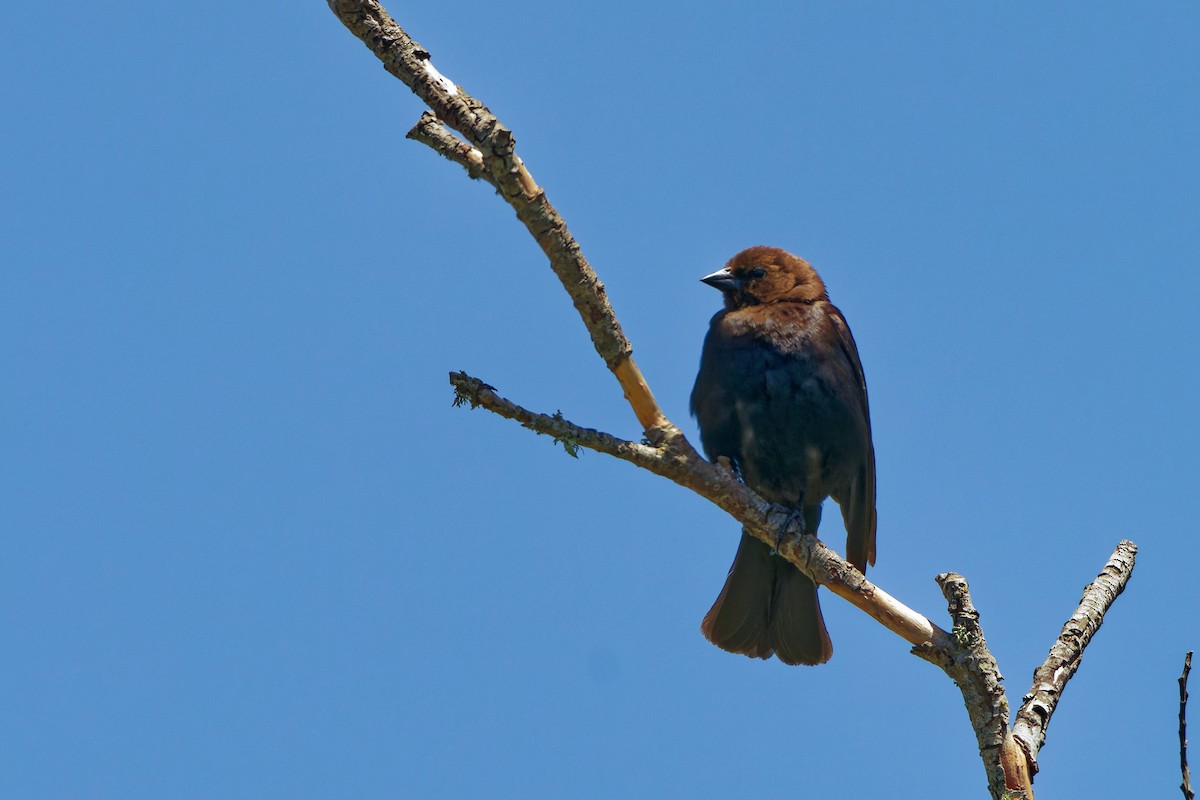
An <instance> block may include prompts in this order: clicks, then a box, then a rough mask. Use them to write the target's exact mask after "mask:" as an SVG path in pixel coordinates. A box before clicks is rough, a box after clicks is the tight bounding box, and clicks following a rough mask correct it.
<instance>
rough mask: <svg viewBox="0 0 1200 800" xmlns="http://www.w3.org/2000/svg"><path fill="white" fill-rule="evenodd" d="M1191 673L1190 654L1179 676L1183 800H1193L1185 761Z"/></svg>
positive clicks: (1180, 758) (1186, 657)
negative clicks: (1188, 685)
mask: <svg viewBox="0 0 1200 800" xmlns="http://www.w3.org/2000/svg"><path fill="white" fill-rule="evenodd" d="M1191 671H1192V653H1191V651H1190V650H1189V651H1188V654H1187V655H1186V656H1184V657H1183V674H1182V675H1180V676H1179V770H1180V772H1182V773H1183V783H1181V784H1179V788H1180V790H1181V791H1182V792H1183V797H1184V800H1195V797H1196V795H1195V793H1194V792H1193V791H1192V772H1191V770H1189V769H1188V760H1187V701H1188V692H1187V682H1188V675H1189V674H1190V673H1191Z"/></svg>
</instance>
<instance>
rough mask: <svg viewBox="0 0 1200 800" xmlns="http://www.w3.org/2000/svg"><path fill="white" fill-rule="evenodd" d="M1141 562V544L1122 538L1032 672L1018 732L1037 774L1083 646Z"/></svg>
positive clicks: (1016, 726) (1014, 727) (1021, 743)
mask: <svg viewBox="0 0 1200 800" xmlns="http://www.w3.org/2000/svg"><path fill="white" fill-rule="evenodd" d="M1136 561H1137V545H1135V544H1134V543H1133V542H1131V541H1129V540H1127V539H1122V540H1121V542H1120V543H1118V544H1117V549H1116V550H1114V551H1113V554H1112V555H1111V556H1110V557H1109V559H1108V563H1107V564H1105V565H1104V569H1102V570H1101V571H1100V574H1099V575H1098V576H1096V580H1094V581H1092V582H1091V583H1090V584H1088V586H1087V587H1086V588H1085V589H1084V590H1083V597H1082V599H1080V601H1079V607H1078V608H1076V609H1075V613H1073V614H1072V615H1071V618H1070V619H1068V620H1067V621H1066V623H1065V624H1064V625H1063V628H1062V632H1061V633H1060V634H1059V635H1058V638H1057V639H1055V640H1054V644H1053V645H1052V646H1051V647H1050V654H1049V655H1048V656H1047V657H1046V660H1045V662H1043V663H1042V665H1041V666H1040V667H1038V668H1037V669H1036V670H1034V672H1033V686H1032V688H1031V689H1030V690H1029V693H1028V694H1026V695H1025V697H1024V698H1023V699H1024V702H1023V703H1022V704H1021V708H1020V709H1019V710H1018V711H1017V722H1016V724H1015V725H1014V726H1013V736H1014V737H1015V738H1016V740H1017V741H1018V742H1019V743H1020V745H1021V748H1022V749H1023V750H1024V751H1025V754H1026V756H1027V757H1028V759H1029V766H1030V771H1031V773H1032V774H1034V775H1036V774H1037V770H1038V766H1037V755H1038V751H1039V750H1041V749H1042V745H1043V744H1045V742H1046V728H1047V727H1048V726H1049V725H1050V717H1051V716H1053V714H1054V709H1055V707H1057V706H1058V700H1059V698H1060V697H1061V696H1062V693H1063V690H1064V689H1065V688H1066V686H1067V681H1069V680H1070V679H1071V676H1072V675H1074V674H1075V671H1076V670H1077V669H1079V663H1080V661H1081V660H1082V659H1083V650H1084V648H1085V647H1087V646H1088V642H1090V641H1091V640H1092V637H1093V636H1095V635H1096V631H1098V630H1100V625H1101V623H1103V622H1104V614H1105V612H1107V611H1108V609H1109V607H1110V606H1112V604H1113V602H1115V601H1116V599H1117V597H1119V596H1120V594H1121V592H1122V591H1124V590H1125V585H1126V584H1127V583H1129V577H1130V576H1131V575H1132V574H1133V565H1134V563H1135V562H1136Z"/></svg>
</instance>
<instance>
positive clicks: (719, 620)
mask: <svg viewBox="0 0 1200 800" xmlns="http://www.w3.org/2000/svg"><path fill="white" fill-rule="evenodd" d="M700 630H701V632H703V633H704V636H705V638H707V639H708V640H709V641H710V642H712V643H713V644H715V645H716V646H717V647H720V648H721V649H722V650H728V651H729V652H731V653H741V654H742V655H746V656H750V657H751V658H770V657H771V656H772V655H774V656H776V657H778V658H779V660H780V661H782V662H783V663H785V664H823V663H825V662H826V661H828V660H829V657H830V656H832V655H833V644H832V643H831V642H830V641H829V633H828V632H827V631H826V630H825V620H824V619H823V618H822V617H821V605H820V603H819V602H818V600H817V585H816V584H815V583H813V582H812V580H810V579H809V577H808V576H807V575H805V574H804V573H803V572H801V571H800V570H798V569H796V568H795V567H794V566H792V565H791V564H789V563H788V562H787V561H785V560H784V559H782V558H779V557H777V556H773V555H771V548H770V547H768V546H767V545H766V544H765V543H763V542H762V541H760V540H758V539H756V538H754V537H753V536H751V535H750V534H748V533H745V532H743V533H742V541H741V543H740V544H739V545H738V551H737V555H736V556H734V559H733V566H732V567H730V568H729V577H728V578H726V579H725V586H724V588H722V589H721V594H720V595H719V596H718V597H717V601H716V602H715V603H713V607H712V608H711V609H710V610H709V612H708V614H706V615H705V616H704V621H703V622H702V623H700Z"/></svg>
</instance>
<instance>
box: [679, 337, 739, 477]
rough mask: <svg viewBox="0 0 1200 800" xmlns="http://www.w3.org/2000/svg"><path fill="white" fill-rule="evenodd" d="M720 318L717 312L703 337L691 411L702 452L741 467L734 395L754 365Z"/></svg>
mask: <svg viewBox="0 0 1200 800" xmlns="http://www.w3.org/2000/svg"><path fill="white" fill-rule="evenodd" d="M721 317H722V314H718V315H717V316H716V317H714V318H713V324H712V326H711V327H710V328H709V330H708V335H707V336H705V337H704V349H703V351H702V352H701V355H700V371H699V373H698V374H697V375H696V385H695V386H694V387H693V388H692V397H691V411H692V415H693V416H694V417H695V418H696V422H697V424H698V425H699V427H700V444H701V445H702V446H703V448H704V454H705V455H707V456H708V457H709V459H710V460H713V461H715V460H716V459H717V458H719V457H721V456H724V457H725V458H728V459H729V460H730V461H731V462H733V465H734V467H735V468H738V469H740V462H741V458H742V422H741V418H740V415H739V414H738V399H737V398H738V393H739V392H740V391H741V390H742V388H743V387H744V386H745V385H746V383H747V381H748V380H749V379H750V377H751V376H750V375H749V374H748V373H750V372H753V369H754V365H753V364H750V363H748V360H747V358H746V356H747V353H746V352H745V348H744V347H739V342H738V341H737V340H736V339H734V338H733V337H731V336H730V335H729V334H728V333H727V332H726V331H724V330H723V329H722V328H721V326H720V324H719V321H720V318H721ZM734 351H737V352H734Z"/></svg>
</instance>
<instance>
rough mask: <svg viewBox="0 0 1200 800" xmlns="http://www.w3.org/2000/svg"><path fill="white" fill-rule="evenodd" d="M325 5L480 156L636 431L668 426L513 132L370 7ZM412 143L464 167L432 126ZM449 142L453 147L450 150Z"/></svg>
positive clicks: (355, 0)
mask: <svg viewBox="0 0 1200 800" xmlns="http://www.w3.org/2000/svg"><path fill="white" fill-rule="evenodd" d="M328 3H329V7H330V9H332V10H333V13H334V14H336V15H337V17H338V19H340V20H341V21H342V23H343V24H344V25H345V26H346V27H347V28H349V29H350V32H351V33H353V34H354V35H355V36H357V37H358V38H359V39H360V40H362V42H363V44H365V45H366V46H367V47H368V48H370V50H371V52H373V53H374V54H375V56H376V57H377V58H378V59H379V60H380V61H382V62H383V66H384V68H385V69H387V71H388V72H390V73H392V74H393V75H395V76H396V77H397V78H399V79H400V80H401V81H403V82H404V84H405V85H406V86H408V87H409V88H410V89H412V90H413V93H414V94H416V95H417V96H418V97H420V98H421V99H422V100H423V101H425V104H426V105H427V106H429V108H430V109H432V111H433V113H434V115H435V116H436V118H437V119H439V120H441V121H442V122H443V123H445V124H446V125H448V126H449V127H450V128H452V129H454V130H456V131H458V133H459V134H461V135H462V137H463V138H464V139H465V140H466V141H467V143H469V145H470V146H471V147H473V148H474V149H476V150H478V151H479V153H480V157H481V158H482V161H483V167H484V169H483V172H486V173H487V175H488V176H489V182H490V183H491V184H492V185H493V186H495V187H496V189H497V191H498V192H499V193H500V195H501V197H503V198H504V199H505V201H506V202H507V203H508V204H509V205H511V206H512V207H513V209H514V210H515V211H516V212H517V218H518V219H520V220H521V222H522V223H523V224H524V225H525V227H526V229H527V230H528V231H529V233H530V234H531V235H532V236H533V238H534V239H535V240H536V241H537V243H538V245H539V246H540V247H541V248H542V251H543V252H544V253H545V254H546V257H547V258H548V259H549V260H550V267H551V268H552V269H553V270H554V273H555V274H556V275H557V276H558V279H559V281H561V282H562V285H563V288H565V289H566V290H567V294H568V295H570V297H571V302H572V303H574V304H575V309H576V311H578V312H579V316H580V317H581V318H582V319H583V323H584V325H586V326H587V329H588V334H589V335H590V336H591V338H592V344H593V345H594V346H595V348H596V352H597V353H599V354H600V357H601V358H603V359H604V363H605V364H607V365H608V368H609V369H610V370H612V372H613V374H614V375H615V376H616V378H617V380H618V382H620V384H621V388H622V390H624V392H625V397H626V399H628V401H629V405H630V407H631V408H632V409H633V411H634V414H636V415H637V418H638V422H639V423H641V426H642V429H643V430H647V431H648V430H649V429H651V428H662V427H665V426H667V425H670V422H668V421H667V418H666V415H664V414H663V412H662V409H661V408H660V407H659V405H658V402H657V401H656V400H655V399H654V395H653V393H651V391H650V387H649V385H648V384H647V383H646V380H645V379H644V378H643V377H642V373H641V370H639V369H638V367H637V364H636V363H634V361H633V346H632V345H631V344H630V343H629V340H628V339H626V338H625V334H624V332H622V330H621V326H620V323H618V322H617V318H616V315H615V314H614V313H613V309H612V306H611V304H610V303H609V302H608V295H607V294H606V292H605V291H604V284H602V283H601V282H600V279H599V278H598V277H596V273H595V271H594V270H593V269H592V267H591V265H590V264H588V262H587V259H586V258H584V257H583V253H582V251H581V250H580V248H579V243H578V242H576V241H575V237H573V236H572V235H571V232H570V231H569V230H568V229H567V223H566V222H564V221H563V218H562V217H561V216H560V215H559V213H558V211H557V210H556V209H555V208H554V206H552V205H550V202H549V201H548V200H547V199H546V193H545V192H544V191H542V189H541V187H539V186H538V185H537V182H536V181H534V179H533V176H532V175H531V174H530V173H529V170H528V169H526V168H525V165H524V164H523V163H522V162H521V159H520V157H518V156H517V154H516V152H515V140H514V138H513V135H512V131H510V130H509V129H508V128H506V127H505V126H504V125H503V124H501V122H500V120H498V119H497V118H496V117H495V116H494V115H493V114H492V112H491V111H489V110H488V109H487V108H486V107H485V106H484V105H483V103H481V102H479V101H478V100H476V99H475V98H474V97H471V95H469V94H467V93H466V92H465V91H464V90H463V89H462V87H460V86H458V85H456V84H455V83H454V82H453V81H451V80H450V79H449V78H447V77H446V76H444V75H442V74H441V73H440V72H438V71H437V69H435V68H434V66H433V63H432V61H431V60H430V57H429V51H427V50H425V48H423V47H421V46H420V45H419V44H417V43H416V42H415V41H413V39H412V38H411V37H409V35H408V34H407V33H406V32H405V31H404V29H403V28H401V27H400V26H399V25H397V24H396V21H395V20H393V19H392V17H391V16H390V15H389V14H388V13H387V11H385V10H384V8H383V6H381V5H380V4H379V3H378V2H376V0H328ZM443 133H444V132H443ZM446 136H447V137H448V136H449V134H446ZM414 138H418V140H419V141H422V142H424V143H426V144H429V145H430V146H432V147H434V149H435V150H437V151H438V152H439V153H441V154H442V155H444V156H446V157H448V158H450V159H451V160H452V161H455V162H456V163H459V164H462V163H463V162H462V160H460V158H459V157H456V156H454V155H452V154H453V153H454V152H456V150H457V149H458V144H459V143H457V142H456V140H453V137H450V140H449V141H448V140H446V139H445V138H443V137H440V136H438V135H436V134H435V133H434V132H433V130H432V125H430V124H429V123H426V122H425V121H424V120H423V121H422V122H420V123H418V125H417V129H416V133H415V136H414ZM451 141H454V142H455V144H454V145H451ZM464 158H473V157H472V156H464ZM464 166H465V165H464ZM468 171H469V172H470V171H471V168H470V167H468Z"/></svg>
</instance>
